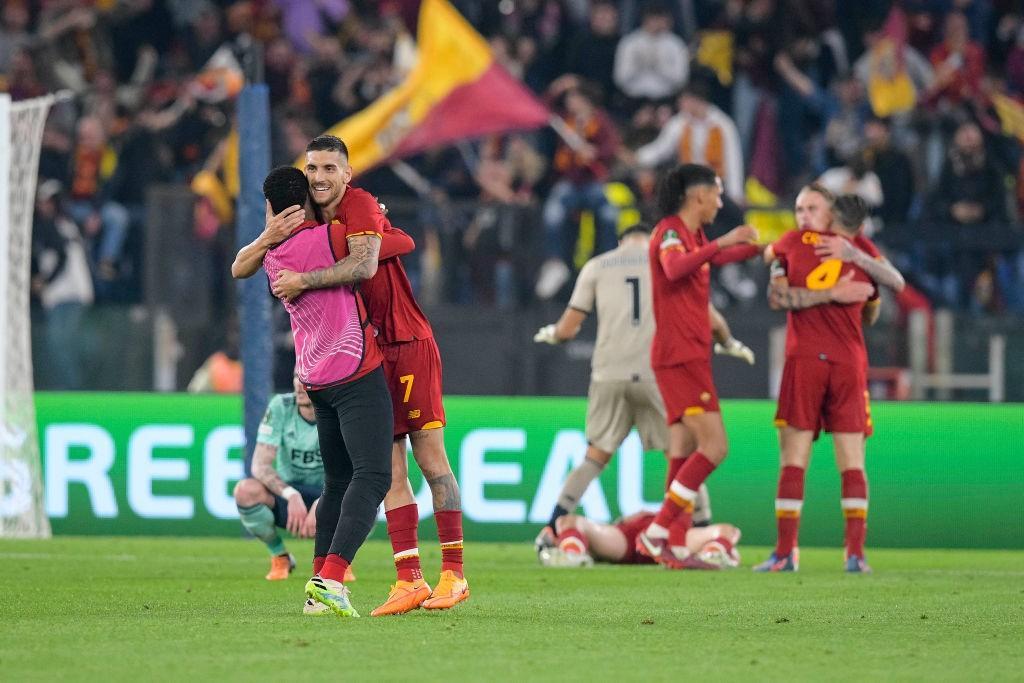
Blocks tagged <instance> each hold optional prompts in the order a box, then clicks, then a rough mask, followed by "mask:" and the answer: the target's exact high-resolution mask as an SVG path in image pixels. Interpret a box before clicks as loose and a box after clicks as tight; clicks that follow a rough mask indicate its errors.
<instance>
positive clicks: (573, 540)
mask: <svg viewBox="0 0 1024 683" xmlns="http://www.w3.org/2000/svg"><path fill="white" fill-rule="evenodd" d="M558 547H559V548H561V549H562V550H564V551H565V552H567V553H585V552H587V547H588V544H587V538H586V536H584V535H583V534H581V533H580V532H579V530H578V529H566V530H565V531H563V532H562V533H560V534H558Z"/></svg>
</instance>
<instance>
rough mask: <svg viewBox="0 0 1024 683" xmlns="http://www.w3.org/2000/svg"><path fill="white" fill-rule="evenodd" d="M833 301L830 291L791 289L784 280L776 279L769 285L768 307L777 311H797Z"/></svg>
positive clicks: (802, 288)
mask: <svg viewBox="0 0 1024 683" xmlns="http://www.w3.org/2000/svg"><path fill="white" fill-rule="evenodd" d="M831 301H832V292H831V291H829V290H828V289H806V288H804V287H790V286H789V283H788V282H786V280H785V279H784V278H775V279H773V280H772V281H771V283H769V285H768V306H769V307H771V308H772V310H776V311H797V310H800V309H802V308H811V307H812V306H820V305H822V304H827V303H830V302H831Z"/></svg>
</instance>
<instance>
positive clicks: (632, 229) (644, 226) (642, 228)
mask: <svg viewBox="0 0 1024 683" xmlns="http://www.w3.org/2000/svg"><path fill="white" fill-rule="evenodd" d="M639 233H643V234H644V235H650V234H651V225H650V223H634V224H633V225H631V226H629V227H628V228H625V229H623V230H622V232H620V233H619V239H620V240H621V239H625V238H626V237H628V236H629V235H633V234H639Z"/></svg>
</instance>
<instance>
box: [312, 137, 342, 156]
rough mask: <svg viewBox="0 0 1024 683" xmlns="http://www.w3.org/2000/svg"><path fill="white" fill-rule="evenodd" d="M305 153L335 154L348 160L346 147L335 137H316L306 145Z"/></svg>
mask: <svg viewBox="0 0 1024 683" xmlns="http://www.w3.org/2000/svg"><path fill="white" fill-rule="evenodd" d="M306 151H307V152H337V153H338V154H341V155H343V156H344V157H345V158H346V159H348V145H346V144H345V143H344V141H342V139H341V138H339V137H338V136H337V135H330V134H329V133H324V134H323V135H317V136H316V137H315V138H313V139H312V140H310V141H309V144H308V145H306Z"/></svg>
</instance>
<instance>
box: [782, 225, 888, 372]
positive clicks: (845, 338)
mask: <svg viewBox="0 0 1024 683" xmlns="http://www.w3.org/2000/svg"><path fill="white" fill-rule="evenodd" d="M823 234H824V235H835V234H836V233H831V232H826V233H819V232H815V231H813V230H794V231H791V232H788V233H786V234H785V235H783V236H782V238H781V239H779V241H778V242H775V243H774V244H773V245H772V246H771V249H772V252H773V253H774V255H775V257H776V258H777V259H778V260H779V261H780V262H781V263H782V265H783V266H784V268H785V271H786V279H787V281H788V282H789V285H790V286H791V287H805V288H807V289H812V290H822V289H829V288H831V287H832V286H834V285H835V284H836V283H837V282H839V278H841V277H843V276H844V275H846V273H848V272H853V273H854V276H853V278H854V279H855V280H858V281H860V282H872V283H873V281H872V279H871V278H870V277H868V275H867V273H865V272H864V271H863V270H862V269H861V268H859V267H857V266H855V265H854V264H852V263H846V262H844V261H842V260H840V259H835V258H832V259H826V258H822V257H820V256H818V255H817V254H816V253H815V251H814V247H815V245H816V244H817V243H818V240H820V239H821V235H823ZM838 236H839V237H843V236H842V235H838ZM843 239H848V238H846V237H843ZM859 240H860V241H858V242H857V245H858V246H859V247H860V248H861V249H864V250H865V251H867V253H868V254H870V255H871V256H872V257H875V258H877V257H878V256H879V252H878V249H877V248H875V246H874V244H872V243H871V241H870V240H868V239H867V238H859ZM863 308H864V304H863V303H854V304H837V303H829V304H822V305H820V306H812V307H810V308H804V309H800V310H795V311H789V312H788V314H787V329H786V357H787V358H794V357H816V358H819V359H821V360H828V361H830V362H833V363H855V364H859V365H861V366H864V367H866V366H867V349H866V348H865V346H864V331H863V324H862V322H861V314H862V312H863Z"/></svg>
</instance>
